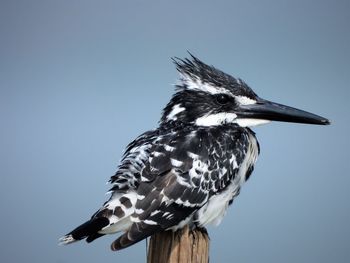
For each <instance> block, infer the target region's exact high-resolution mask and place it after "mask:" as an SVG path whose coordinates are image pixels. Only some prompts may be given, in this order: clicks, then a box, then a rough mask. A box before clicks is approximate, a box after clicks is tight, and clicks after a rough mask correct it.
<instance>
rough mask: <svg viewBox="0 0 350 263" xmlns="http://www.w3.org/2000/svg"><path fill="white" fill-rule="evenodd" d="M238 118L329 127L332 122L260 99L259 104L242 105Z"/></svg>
mask: <svg viewBox="0 0 350 263" xmlns="http://www.w3.org/2000/svg"><path fill="white" fill-rule="evenodd" d="M237 115H238V118H247V119H262V120H270V121H283V122H296V123H307V124H318V125H328V124H330V121H329V120H328V119H326V118H323V117H321V116H318V115H316V114H313V113H310V112H307V111H303V110H299V109H296V108H292V107H289V106H286V105H282V104H278V103H274V102H271V101H268V100H263V99H260V98H259V99H258V100H257V103H255V104H249V105H241V106H240V112H239V113H238V114H237Z"/></svg>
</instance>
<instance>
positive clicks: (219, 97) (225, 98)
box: [216, 94, 230, 105]
mask: <svg viewBox="0 0 350 263" xmlns="http://www.w3.org/2000/svg"><path fill="white" fill-rule="evenodd" d="M216 101H217V102H218V103H219V104H220V105H225V104H227V103H228V102H229V101H230V97H229V96H228V95H226V94H219V95H217V96H216Z"/></svg>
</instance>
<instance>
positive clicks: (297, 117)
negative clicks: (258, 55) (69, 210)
mask: <svg viewBox="0 0 350 263" xmlns="http://www.w3.org/2000/svg"><path fill="white" fill-rule="evenodd" d="M190 56H191V57H190V58H189V59H179V58H175V59H173V61H174V63H175V65H176V68H177V70H178V71H179V73H180V82H179V83H178V84H177V85H176V93H175V94H174V95H173V97H172V98H171V100H170V102H169V103H168V104H167V106H166V107H165V108H164V110H163V114H162V117H161V120H160V122H159V127H158V128H157V129H155V130H151V131H147V132H145V133H144V134H142V135H140V136H139V137H138V138H136V139H135V140H134V141H133V142H131V143H130V144H129V145H128V146H127V148H126V151H125V153H124V155H123V158H122V160H121V164H120V165H119V167H118V170H117V172H116V173H115V175H113V176H112V177H111V179H110V180H109V182H110V183H111V185H112V188H111V189H110V191H111V196H110V198H109V200H108V201H106V202H105V203H104V205H103V206H102V207H101V208H100V209H99V210H98V211H97V212H96V213H95V214H93V215H92V217H91V219H90V220H88V221H87V222H85V223H84V224H82V225H80V226H78V227H77V228H76V229H74V230H73V231H71V232H70V233H68V234H67V235H65V236H64V237H62V238H61V239H60V242H61V244H69V243H72V242H74V241H77V240H81V239H86V241H87V242H91V241H93V240H95V239H96V238H99V237H101V236H103V235H105V234H113V233H116V232H122V234H121V235H120V236H119V237H118V238H117V239H116V240H115V241H114V242H113V243H112V244H111V248H112V250H120V249H123V248H126V247H128V246H130V245H132V244H135V243H136V242H139V241H141V240H143V239H145V238H147V237H149V236H151V235H153V234H154V233H156V232H159V231H165V230H173V231H175V230H177V229H180V228H183V227H184V226H186V225H189V226H190V227H191V228H194V227H204V226H206V225H207V224H216V225H217V224H219V223H220V221H221V220H222V218H223V216H224V215H225V212H226V210H227V208H228V206H229V205H230V204H231V203H232V201H233V199H234V198H235V197H236V196H237V195H238V194H239V192H240V188H241V186H242V184H243V183H244V182H245V181H247V180H248V178H249V176H250V175H251V173H252V171H253V169H254V163H255V161H256V159H257V157H258V154H259V144H258V141H257V139H256V137H255V133H254V132H253V131H252V130H251V129H250V128H249V127H251V126H255V125H259V124H264V123H268V122H270V121H284V122H296V123H308V124H322V125H326V124H329V123H330V122H329V121H328V120H327V119H325V118H323V117H320V116H317V115H314V114H312V113H308V112H305V111H302V110H298V109H295V108H291V107H288V106H285V105H281V104H277V103H273V102H270V101H267V100H264V99H262V98H260V97H258V96H257V95H256V94H255V93H254V91H253V90H252V89H251V88H250V87H249V86H248V85H247V84H246V83H245V82H243V81H242V80H241V79H239V78H234V77H232V76H231V75H228V74H226V73H224V72H222V71H220V70H218V69H216V68H215V67H213V66H209V65H207V64H205V63H203V62H202V61H200V60H199V59H198V58H196V57H194V56H193V55H191V54H190Z"/></svg>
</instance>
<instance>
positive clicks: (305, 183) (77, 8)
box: [0, 0, 350, 263]
mask: <svg viewBox="0 0 350 263" xmlns="http://www.w3.org/2000/svg"><path fill="white" fill-rule="evenodd" d="M349 26H350V2H349V1H348V0H343V1H342V0H323V1H315V0H313V1H310V0H293V1H292V0H290V1H283V0H280V1H277V0H275V1H273V0H269V1H260V0H255V1H250V0H240V1H238V0H233V1H199V0H198V1H188V0H187V1H182V0H181V1H180V0H177V1H160V0H158V1H145V0H144V1H88V0H84V1H83V0H81V1H77V0H69V1H68V0H67V1H37V0H31V1H16V0H8V1H6V0H1V2H0V89H1V90H0V121H1V129H0V169H1V177H0V178H1V183H0V208H1V217H0V218H1V219H0V220H1V224H0V233H1V234H0V261H1V262H54V263H63V262H67V263H68V262H145V255H146V248H145V242H141V243H138V244H137V245H134V246H132V247H130V248H128V249H126V250H123V251H120V252H117V253H115V252H111V251H110V249H109V246H110V243H111V242H112V241H113V240H114V239H115V238H116V237H117V236H116V235H115V236H108V237H104V238H101V239H99V240H96V241H95V242H93V243H92V244H86V243H85V242H80V243H77V244H73V245H71V246H66V247H61V246H58V245H57V240H58V238H59V237H60V236H62V235H63V234H66V233H67V232H68V231H70V230H72V228H74V227H76V226H77V225H78V224H80V223H82V222H83V221H85V220H86V219H88V218H89V217H90V215H91V214H92V213H93V212H95V211H96V210H97V209H98V208H99V206H100V205H101V204H102V203H103V202H104V201H105V199H106V198H107V196H105V195H104V193H105V192H106V191H107V190H108V189H109V186H108V185H106V184H105V182H106V181H107V180H108V179H109V177H110V176H111V175H113V174H114V172H115V170H116V167H117V165H118V161H119V159H120V157H121V154H122V152H123V149H124V148H125V146H126V145H127V144H128V143H129V142H130V141H131V140H132V139H134V138H135V137H136V136H138V135H139V134H140V133H142V132H144V131H146V130H148V129H152V128H154V127H156V126H157V121H158V119H159V118H160V113H161V110H162V108H163V107H164V106H165V105H166V103H167V102H168V100H169V98H170V97H171V95H172V93H173V90H174V89H173V86H172V84H173V83H175V82H176V81H177V77H178V76H177V72H176V70H175V68H174V65H173V64H172V62H171V60H170V58H171V57H172V56H178V57H185V56H187V53H186V51H187V50H189V51H191V52H193V53H194V54H195V55H197V56H198V57H199V58H201V59H202V60H203V61H205V62H207V63H208V64H213V65H215V66H216V67H218V68H220V69H222V70H224V71H225V72H227V73H230V74H232V75H234V76H238V77H240V78H242V79H244V80H245V81H246V82H247V83H248V84H249V85H250V86H251V87H252V88H253V89H254V90H255V91H256V93H257V94H258V95H260V96H261V97H263V98H266V99H270V100H273V101H276V102H279V103H284V104H287V105H290V106H294V107H298V108H302V109H304V110H308V111H311V112H314V113H316V114H319V115H322V116H325V117H327V118H329V119H331V120H332V125H331V126H327V127H326V126H311V125H310V126H308V125H297V124H286V123H272V124H269V125H265V126H261V127H257V128H254V131H256V133H257V137H258V139H259V142H260V145H261V154H260V158H259V160H258V163H257V165H256V167H255V171H254V173H253V175H252V176H251V178H250V180H249V181H248V182H247V184H246V185H245V186H244V187H243V189H242V191H241V194H240V196H239V197H238V198H237V199H236V200H235V202H234V204H233V205H232V206H231V207H230V209H229V211H228V213H227V215H226V217H225V218H224V220H223V222H222V224H221V225H220V226H219V227H210V228H209V233H210V237H211V262H260V263H263V262H293V263H294V262H344V263H345V262H350V227H349V225H350V204H349V201H350V191H349V189H350V175H349V168H350V167H349V166H350V165H349V158H348V156H349V147H350V139H349V135H350V129H349V121H350V118H349V114H350V111H349V99H350V96H349V95H350V92H349V77H350V63H349V61H350V51H349V48H350V29H349Z"/></svg>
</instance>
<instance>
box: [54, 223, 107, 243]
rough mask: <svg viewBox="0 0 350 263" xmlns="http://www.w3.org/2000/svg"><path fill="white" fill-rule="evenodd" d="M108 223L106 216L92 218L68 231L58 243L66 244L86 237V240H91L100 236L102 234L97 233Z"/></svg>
mask: <svg viewBox="0 0 350 263" xmlns="http://www.w3.org/2000/svg"><path fill="white" fill-rule="evenodd" d="M108 224H109V219H108V218H106V217H98V218H93V219H91V220H89V221H87V222H85V223H84V224H82V225H80V226H78V227H77V228H76V229H74V230H73V231H71V232H70V233H68V234H67V235H65V236H63V237H61V238H60V239H59V241H60V242H59V244H60V245H67V244H70V243H73V242H75V241H78V240H82V239H84V238H87V241H88V242H91V241H93V240H94V239H96V238H98V237H100V236H101V235H102V234H99V233H98V231H100V230H101V229H102V228H104V227H105V226H107V225H108Z"/></svg>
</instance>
